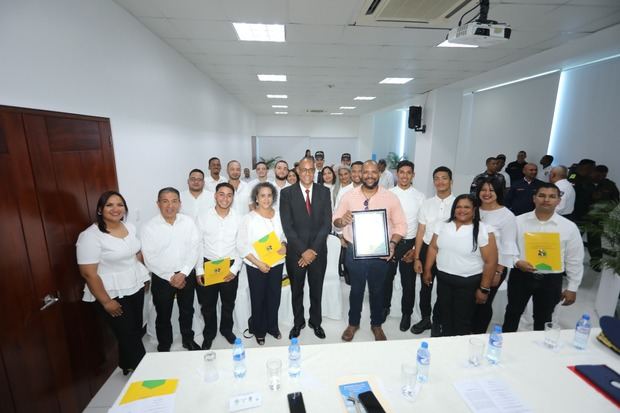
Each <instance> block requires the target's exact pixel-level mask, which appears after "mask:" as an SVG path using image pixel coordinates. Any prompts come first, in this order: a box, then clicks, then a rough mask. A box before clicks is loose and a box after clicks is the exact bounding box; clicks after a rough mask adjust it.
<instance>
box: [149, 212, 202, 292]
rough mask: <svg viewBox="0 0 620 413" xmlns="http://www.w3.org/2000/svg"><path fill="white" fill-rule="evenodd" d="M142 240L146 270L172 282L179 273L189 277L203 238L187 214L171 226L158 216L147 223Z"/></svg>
mask: <svg viewBox="0 0 620 413" xmlns="http://www.w3.org/2000/svg"><path fill="white" fill-rule="evenodd" d="M140 240H141V241H142V255H143V257H144V263H145V264H146V268H148V269H149V271H150V272H152V273H153V274H155V275H157V276H158V277H159V278H161V279H162V280H166V281H170V279H171V278H172V276H173V275H174V273H175V272H177V271H178V272H181V273H183V274H185V275H186V276H187V275H189V273H190V272H192V270H193V269H194V267H195V266H196V262H197V261H198V257H199V251H200V250H199V246H200V235H199V233H198V228H197V227H196V224H195V223H194V220H193V219H192V218H191V217H189V216H187V215H183V214H177V216H176V219H175V220H174V222H173V223H172V224H169V223H167V222H166V220H165V219H164V217H162V216H161V214H158V215H157V216H155V217H153V218H151V219H150V220H149V221H148V222H147V223H146V224H144V226H143V227H142V229H141V231H140Z"/></svg>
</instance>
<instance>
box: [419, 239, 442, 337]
mask: <svg viewBox="0 0 620 413" xmlns="http://www.w3.org/2000/svg"><path fill="white" fill-rule="evenodd" d="M427 251H428V245H427V244H426V243H424V242H423V243H422V248H420V260H421V261H422V268H424V266H425V265H426V252H427ZM431 274H432V276H433V278H432V280H433V281H434V280H435V278H436V277H437V266H436V265H433V268H432V269H431ZM432 292H433V284H431V285H426V284H425V283H423V282H422V283H420V313H421V314H422V318H430V317H431V308H432V312H433V314H432V315H433V320H432V323H433V331H436V332H437V333H438V332H439V331H440V328H439V326H440V324H441V321H440V317H439V314H440V312H441V310H440V309H439V305H440V303H439V300H437V302H435V306H434V307H431V296H432ZM434 335H438V334H433V336H434Z"/></svg>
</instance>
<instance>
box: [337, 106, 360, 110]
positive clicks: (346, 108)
mask: <svg viewBox="0 0 620 413" xmlns="http://www.w3.org/2000/svg"><path fill="white" fill-rule="evenodd" d="M356 107H357V106H340V107H339V108H338V109H344V110H353V109H355V108H356Z"/></svg>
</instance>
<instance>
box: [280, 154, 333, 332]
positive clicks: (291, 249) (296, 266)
mask: <svg viewBox="0 0 620 413" xmlns="http://www.w3.org/2000/svg"><path fill="white" fill-rule="evenodd" d="M297 171H298V172H299V182H298V183H296V184H295V185H292V186H289V187H287V188H284V189H282V191H281V192H280V219H281V221H282V228H283V229H284V234H285V235H286V240H287V242H288V247H287V248H288V249H287V253H286V270H287V272H288V276H289V279H290V280H291V292H292V298H293V299H292V301H293V314H294V316H295V321H294V324H293V328H292V329H291V332H290V334H289V338H293V337H297V336H299V333H300V332H301V329H302V328H304V327H305V326H306V321H305V319H304V304H303V300H304V285H305V282H306V273H307V274H308V284H309V285H310V319H309V320H308V324H309V325H310V328H312V329H313V330H314V334H315V335H316V336H317V337H318V338H325V331H323V328H322V327H321V320H322V316H321V296H322V293H323V279H324V278H325V267H326V265H327V243H326V240H327V236H328V235H329V232H330V231H331V228H332V224H331V218H332V207H331V200H330V191H329V189H327V188H326V187H324V186H323V185H319V184H316V183H313V179H314V172H315V165H314V160H313V159H312V158H304V159H302V160H301V161H300V162H299V166H298V169H297Z"/></svg>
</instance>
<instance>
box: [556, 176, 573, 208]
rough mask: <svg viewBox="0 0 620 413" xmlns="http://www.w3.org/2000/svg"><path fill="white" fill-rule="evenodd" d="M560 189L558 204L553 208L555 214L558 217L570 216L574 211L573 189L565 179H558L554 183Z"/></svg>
mask: <svg viewBox="0 0 620 413" xmlns="http://www.w3.org/2000/svg"><path fill="white" fill-rule="evenodd" d="M555 186H557V187H558V188H559V189H560V195H561V198H560V203H559V204H558V206H557V207H555V213H556V214H560V215H568V214H572V213H573V210H574V209H575V188H573V184H571V183H570V182H568V180H566V179H560V180H559V181H557V182H556V183H555Z"/></svg>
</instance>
